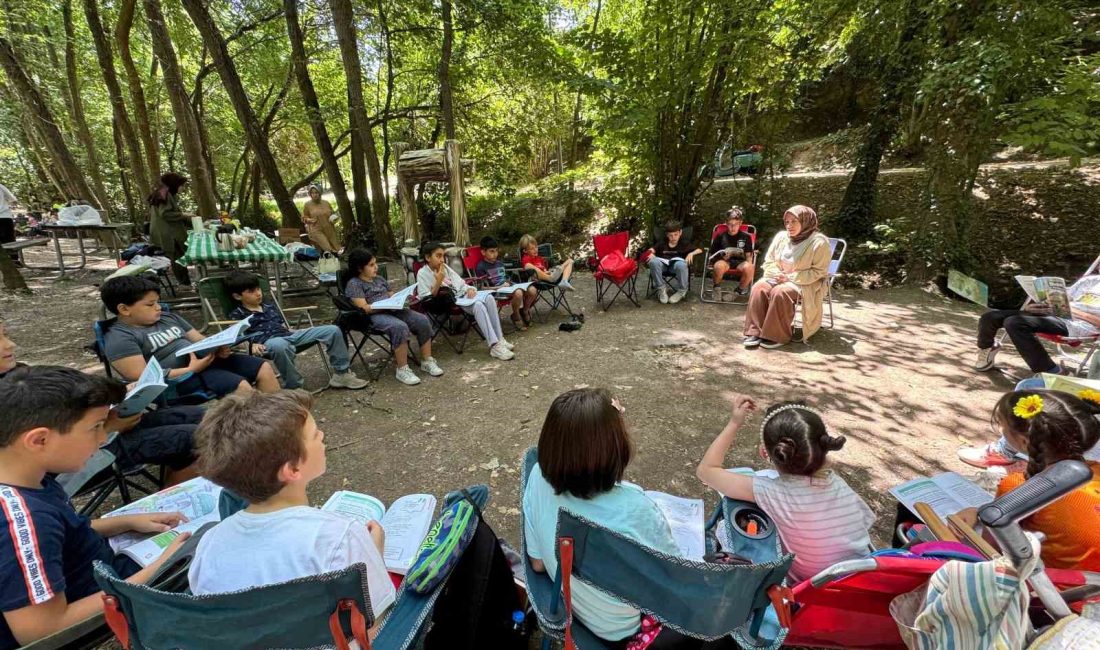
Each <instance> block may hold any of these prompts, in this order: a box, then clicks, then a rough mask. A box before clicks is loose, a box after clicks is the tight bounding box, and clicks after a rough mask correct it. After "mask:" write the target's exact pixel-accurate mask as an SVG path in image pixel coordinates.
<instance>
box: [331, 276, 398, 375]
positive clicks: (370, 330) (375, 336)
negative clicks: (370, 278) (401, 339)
mask: <svg viewBox="0 0 1100 650" xmlns="http://www.w3.org/2000/svg"><path fill="white" fill-rule="evenodd" d="M378 271H379V273H380V274H381V275H382V277H385V272H384V271H385V267H378ZM350 275H351V273H350V272H349V271H347V270H346V269H345V270H343V271H341V272H340V273H339V275H338V276H337V287H338V290H337V293H336V295H334V296H332V306H333V307H335V308H336V321H335V322H336V326H337V327H339V328H340V331H341V332H343V333H344V342H345V343H346V344H347V346H348V351H349V353H350V354H349V356H350V358H351V360H352V361H354V360H355V359H359V362H360V363H362V364H363V368H365V369H366V371H367V374H369V375H370V377H371V380H372V381H378V380H379V379H380V378H381V377H382V373H383V372H385V370H386V366H388V365H389V362H390V361H393V360H394V353H393V347H391V346H390V340H389V338H388V337H387V336H386V335H385V333H383V332H382V331H381V330H378V329H376V328H375V327H373V326H372V325H371V323H370V316H368V315H367V314H364V313H363V311H362V310H361V309H359V308H358V307H356V306H355V303H353V302H352V301H351V298H348V297H347V296H345V295H344V288H345V287H347V286H348V280H350V279H351V277H350ZM356 332H358V333H359V334H360V337H359V340H358V341H356V340H355V333H356ZM367 343H371V344H372V345H374V347H376V348H378V349H379V350H381V351H382V352H383V353H385V355H386V363H383V364H381V365H380V366H379V367H378V371H377V372H374V373H372V372H371V370H370V365H369V364H368V363H367V358H366V355H364V354H363V348H364V347H366V345H367ZM409 357H410V358H412V359H413V360H414V361H415V359H416V356H415V353H414V351H413V346H412V344H411V339H410V344H409Z"/></svg>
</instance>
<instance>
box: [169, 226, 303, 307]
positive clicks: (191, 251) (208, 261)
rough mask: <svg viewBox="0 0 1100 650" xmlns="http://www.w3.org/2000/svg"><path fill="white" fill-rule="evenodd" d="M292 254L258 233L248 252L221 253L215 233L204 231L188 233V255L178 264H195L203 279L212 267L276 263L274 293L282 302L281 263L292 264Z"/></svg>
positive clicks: (248, 246) (239, 250)
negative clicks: (244, 263)
mask: <svg viewBox="0 0 1100 650" xmlns="http://www.w3.org/2000/svg"><path fill="white" fill-rule="evenodd" d="M290 260H291V255H290V253H288V252H287V250H286V249H285V248H283V247H282V246H280V245H279V244H278V243H277V242H275V241H274V240H272V239H271V238H270V237H268V236H267V235H265V234H263V233H256V238H255V239H254V240H252V241H250V242H249V243H248V245H247V246H245V247H244V248H235V249H233V250H231V251H223V250H218V242H217V240H216V239H215V238H214V233H212V232H210V231H208V230H203V231H195V230H192V231H191V232H189V233H187V252H186V253H184V254H183V257H181V258H179V260H177V261H178V262H179V263H180V264H183V265H187V264H193V265H194V266H195V268H197V269H198V271H199V275H200V277H206V276H207V275H209V272H208V267H209V266H211V265H214V266H221V265H223V264H233V265H236V264H239V263H241V262H248V263H251V264H265V263H268V262H271V263H272V266H274V267H275V285H274V287H273V290H274V291H275V295H276V297H277V298H279V299H280V300H282V297H283V293H282V284H283V282H282V275H281V271H280V268H279V263H280V262H289V261H290Z"/></svg>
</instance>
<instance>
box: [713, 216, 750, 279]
mask: <svg viewBox="0 0 1100 650" xmlns="http://www.w3.org/2000/svg"><path fill="white" fill-rule="evenodd" d="M743 223H744V217H743V216H742V213H741V208H736V207H734V208H730V209H729V210H727V211H726V232H724V233H722V234H721V235H718V236H717V237H715V238H714V241H712V242H711V243H710V251H709V252H708V253H707V256H708V258H709V259H711V260H713V264H714V266H713V267H712V271H713V272H714V295H715V297H716V298H721V297H722V287H721V285H722V280H724V279H725V277H726V273H728V272H730V271H736V272H737V274H738V279H739V280H740V281H741V282H740V284H739V285H738V287H737V289H736V290H735V291H734V292H735V293H736V294H737V295H739V296H744V295H747V294H748V293H749V287H751V286H752V278H753V276H754V275H755V271H756V267H755V266H754V265H753V263H752V252H753V250H754V249H753V243H752V236H751V235H749V233H747V232H741V225H742V224H743Z"/></svg>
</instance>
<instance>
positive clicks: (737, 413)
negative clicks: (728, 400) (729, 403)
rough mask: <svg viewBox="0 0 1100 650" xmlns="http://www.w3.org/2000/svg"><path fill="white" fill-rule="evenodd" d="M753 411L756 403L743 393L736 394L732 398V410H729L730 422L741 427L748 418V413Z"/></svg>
mask: <svg viewBox="0 0 1100 650" xmlns="http://www.w3.org/2000/svg"><path fill="white" fill-rule="evenodd" d="M755 410H756V402H755V401H753V399H752V398H751V397H749V396H748V395H745V394H743V393H737V394H736V395H734V396H733V408H732V409H731V410H730V422H731V423H732V424H736V425H737V426H741V425H742V424H744V422H745V419H746V418H747V417H748V416H749V413H750V412H752V411H755Z"/></svg>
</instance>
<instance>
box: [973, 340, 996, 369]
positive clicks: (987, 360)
mask: <svg viewBox="0 0 1100 650" xmlns="http://www.w3.org/2000/svg"><path fill="white" fill-rule="evenodd" d="M1000 351H1001V346H999V345H997V344H996V343H994V344H993V347H989V348H985V349H984V350H978V360H977V361H975V362H974V370H977V371H978V372H986V371H987V370H992V369H993V360H994V359H995V358H996V357H997V353H998V352H1000Z"/></svg>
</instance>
